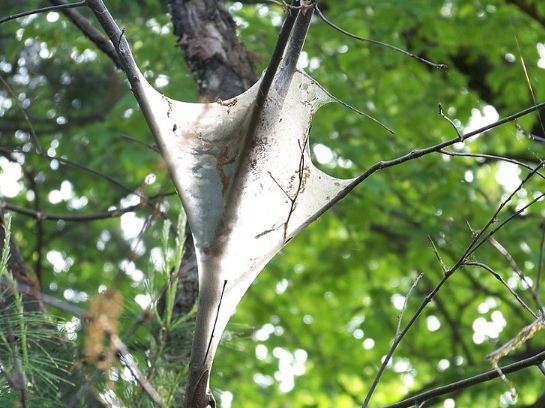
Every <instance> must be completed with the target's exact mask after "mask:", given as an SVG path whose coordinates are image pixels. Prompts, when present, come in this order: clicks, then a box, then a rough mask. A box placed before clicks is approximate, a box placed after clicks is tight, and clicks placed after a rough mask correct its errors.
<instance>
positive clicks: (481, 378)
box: [385, 351, 545, 408]
mask: <svg viewBox="0 0 545 408" xmlns="http://www.w3.org/2000/svg"><path fill="white" fill-rule="evenodd" d="M543 360H545V351H542V352H541V353H539V354H536V355H535V356H533V357H530V358H527V359H525V360H521V361H517V362H516V363H513V364H509V365H507V366H505V367H501V368H500V370H491V371H488V372H486V373H483V374H479V375H476V376H474V377H471V378H467V379H465V380H461V381H457V382H455V383H452V384H449V385H445V386H443V387H438V388H435V389H433V390H431V391H426V392H423V393H422V394H418V395H416V396H414V397H411V398H408V399H406V400H403V401H401V402H398V403H396V404H392V405H388V406H387V407H385V408H406V407H407V408H408V407H414V406H420V404H422V403H423V402H426V401H429V400H431V399H432V398H437V397H439V396H441V395H445V394H448V393H451V392H454V391H458V390H463V389H464V388H468V387H471V386H473V385H477V384H480V383H483V382H486V381H490V380H493V379H494V378H498V377H500V375H501V374H500V373H503V374H511V373H514V372H517V371H520V370H523V369H525V368H527V367H531V366H539V365H540V364H542V363H543Z"/></svg>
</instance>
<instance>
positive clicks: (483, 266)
mask: <svg viewBox="0 0 545 408" xmlns="http://www.w3.org/2000/svg"><path fill="white" fill-rule="evenodd" d="M466 265H467V266H478V267H479V268H482V269H484V270H485V271H487V272H489V273H490V274H492V276H494V277H495V278H496V279H497V280H499V281H500V282H501V283H502V285H503V286H505V288H506V289H507V290H508V291H509V293H511V294H512V295H513V296H514V297H515V299H517V302H519V304H520V305H521V306H522V308H523V309H525V310H527V311H528V312H530V314H531V315H532V316H533V317H534V318H537V315H536V314H535V313H534V311H533V310H532V309H530V307H529V306H528V305H527V304H526V303H524V301H523V300H522V299H521V297H520V296H519V295H518V294H517V293H516V292H515V291H514V290H513V289H511V288H510V287H509V285H508V284H507V282H505V281H504V280H503V278H502V277H501V275H500V274H499V273H498V272H496V271H495V270H494V269H492V268H491V267H490V266H488V265H486V264H484V263H482V262H475V261H469V262H466Z"/></svg>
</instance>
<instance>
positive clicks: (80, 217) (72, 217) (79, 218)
mask: <svg viewBox="0 0 545 408" xmlns="http://www.w3.org/2000/svg"><path fill="white" fill-rule="evenodd" d="M144 205H145V203H138V204H135V205H131V206H129V207H125V208H119V209H115V210H110V211H103V212H98V213H92V214H51V213H47V212H41V211H36V210H31V209H29V208H25V207H19V206H16V205H13V204H10V203H7V202H6V201H3V200H0V209H4V208H5V209H8V210H10V211H13V212H16V213H19V214H24V215H28V216H30V217H32V218H35V219H36V220H47V221H59V220H63V221H73V222H85V221H96V220H103V219H106V218H116V217H120V216H122V215H123V214H126V213H129V212H133V211H136V210H138V209H139V208H141V207H143V206H144Z"/></svg>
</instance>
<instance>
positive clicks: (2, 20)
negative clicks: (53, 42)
mask: <svg viewBox="0 0 545 408" xmlns="http://www.w3.org/2000/svg"><path fill="white" fill-rule="evenodd" d="M85 3H86V1H80V2H79V3H63V4H58V5H55V6H48V7H42V8H39V9H34V10H29V11H23V12H22V13H17V14H12V15H11V16H7V17H4V18H0V24H2V23H5V22H7V21H11V20H17V19H18V18H22V17H26V16H31V15H33V14H39V13H48V12H50V11H56V10H63V9H69V8H75V7H84V6H85Z"/></svg>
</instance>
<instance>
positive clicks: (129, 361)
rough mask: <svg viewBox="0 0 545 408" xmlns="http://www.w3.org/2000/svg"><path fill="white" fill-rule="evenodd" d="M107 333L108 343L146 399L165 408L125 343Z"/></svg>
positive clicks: (112, 334)
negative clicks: (145, 395) (118, 355)
mask: <svg viewBox="0 0 545 408" xmlns="http://www.w3.org/2000/svg"><path fill="white" fill-rule="evenodd" d="M107 332H108V336H109V338H110V341H111V342H112V345H113V346H114V347H115V348H116V349H117V351H118V353H119V354H120V355H121V358H122V361H123V363H124V364H125V366H126V367H127V368H128V369H129V371H130V372H131V374H132V376H133V378H134V379H135V380H136V382H138V384H140V386H141V387H142V389H143V390H144V392H145V393H146V394H147V395H148V397H149V398H150V399H151V401H152V402H153V403H154V404H155V405H156V406H158V407H161V408H166V405H165V403H164V402H163V400H162V399H161V396H160V395H159V393H158V392H157V391H156V390H155V388H153V386H152V385H151V383H150V382H149V381H148V379H147V378H146V376H145V375H144V373H142V371H141V370H140V368H138V366H137V365H136V363H135V362H134V358H133V356H132V355H131V353H130V351H129V349H128V348H127V346H126V345H125V343H123V341H121V339H120V338H119V336H118V335H117V334H115V333H114V332H113V331H111V330H108V331H107Z"/></svg>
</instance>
